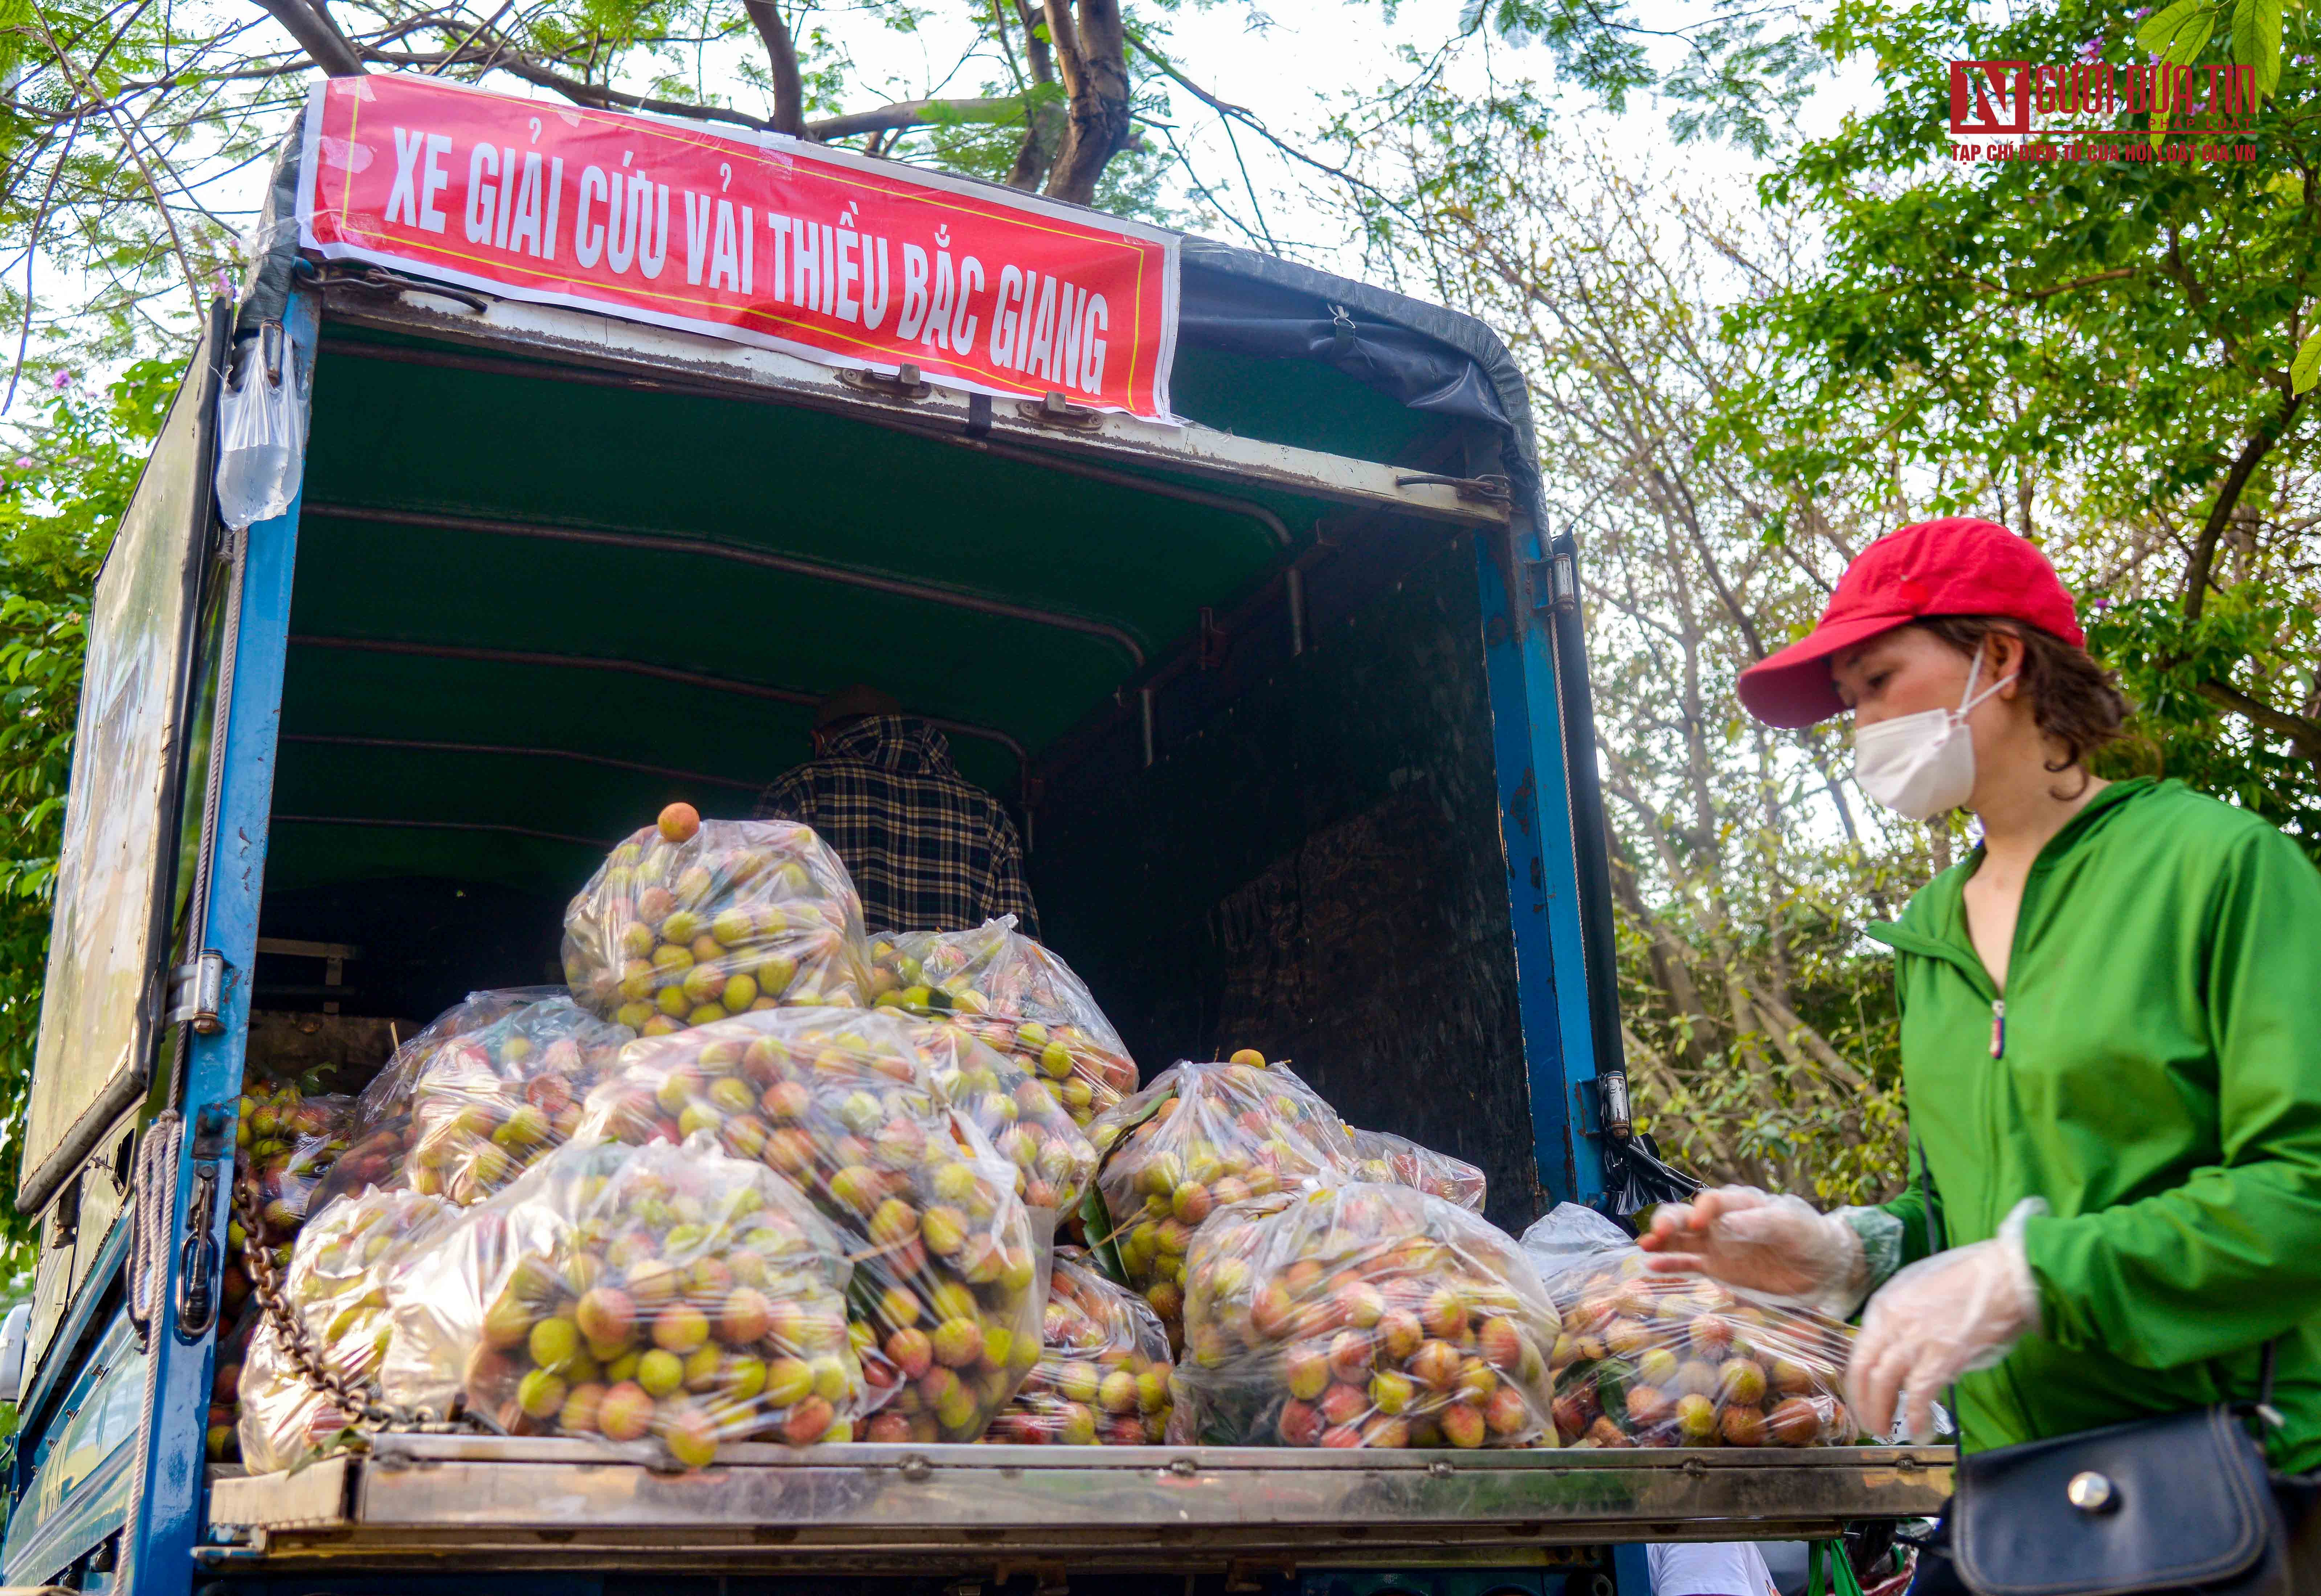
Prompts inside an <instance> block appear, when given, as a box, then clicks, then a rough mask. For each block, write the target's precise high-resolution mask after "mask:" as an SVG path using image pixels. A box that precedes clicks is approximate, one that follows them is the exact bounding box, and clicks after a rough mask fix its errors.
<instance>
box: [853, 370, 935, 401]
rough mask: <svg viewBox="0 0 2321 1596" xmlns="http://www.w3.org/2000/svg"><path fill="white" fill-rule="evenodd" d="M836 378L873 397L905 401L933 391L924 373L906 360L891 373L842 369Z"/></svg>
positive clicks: (923, 396)
mask: <svg viewBox="0 0 2321 1596" xmlns="http://www.w3.org/2000/svg"><path fill="white" fill-rule="evenodd" d="M838 380H839V381H841V382H842V383H844V384H845V385H846V386H847V387H849V388H853V389H855V390H856V391H857V392H859V393H865V394H868V395H869V396H870V397H872V398H874V399H900V400H903V401H904V402H906V403H910V402H913V401H915V400H919V399H924V398H925V397H927V396H928V395H929V394H931V393H933V392H934V391H935V390H934V388H933V384H931V383H929V382H928V381H927V379H926V376H925V374H924V372H922V371H921V370H920V369H918V368H917V367H916V366H914V365H912V364H911V363H910V362H909V361H907V360H906V361H905V362H904V363H903V364H902V365H900V366H897V367H896V368H895V369H894V371H893V372H892V373H888V372H885V371H872V370H870V369H868V368H865V369H860V370H851V369H849V370H842V371H840V372H839V374H838Z"/></svg>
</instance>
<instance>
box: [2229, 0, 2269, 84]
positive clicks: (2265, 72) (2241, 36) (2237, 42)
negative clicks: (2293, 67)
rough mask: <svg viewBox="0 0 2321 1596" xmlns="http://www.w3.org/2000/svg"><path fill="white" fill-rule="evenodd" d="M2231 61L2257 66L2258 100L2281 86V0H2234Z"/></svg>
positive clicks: (2244, 65)
mask: <svg viewBox="0 0 2321 1596" xmlns="http://www.w3.org/2000/svg"><path fill="white" fill-rule="evenodd" d="M2233 61H2234V63H2235V65H2237V66H2243V67H2253V68H2256V92H2257V97H2258V98H2259V99H2266V100H2269V99H2271V97H2272V96H2273V95H2274V94H2275V93H2276V92H2277V91H2278V90H2279V89H2280V0H2235V3H2234V5H2233Z"/></svg>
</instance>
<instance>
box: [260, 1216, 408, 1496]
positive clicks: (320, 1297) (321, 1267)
mask: <svg viewBox="0 0 2321 1596" xmlns="http://www.w3.org/2000/svg"><path fill="white" fill-rule="evenodd" d="M452 1215H453V1210H452V1208H451V1206H450V1205H449V1204H447V1203H445V1202H443V1201H441V1199H436V1198H432V1197H422V1196H420V1195H419V1194H418V1193H416V1192H412V1191H369V1192H366V1193H364V1194H363V1195H362V1196H360V1197H342V1198H339V1199H336V1200H334V1201H332V1203H330V1204H329V1205H327V1206H326V1207H324V1208H321V1209H319V1210H317V1211H316V1213H315V1214H314V1219H313V1221H312V1222H311V1223H310V1224H309V1225H308V1226H307V1227H306V1228H305V1232H304V1234H302V1235H301V1236H299V1238H298V1245H297V1250H296V1253H295V1254H293V1255H292V1257H291V1260H290V1268H289V1270H288V1271H287V1272H286V1273H285V1275H284V1276H283V1282H282V1294H283V1296H284V1298H285V1299H286V1300H287V1301H288V1303H289V1304H290V1307H291V1309H292V1311H293V1312H295V1313H296V1314H297V1315H298V1316H299V1318H300V1319H301V1320H302V1321H303V1322H304V1323H305V1327H306V1330H307V1333H308V1334H309V1335H310V1336H312V1337H313V1339H314V1348H315V1351H316V1352H317V1353H318V1354H320V1356H321V1358H322V1360H323V1363H324V1364H325V1366H327V1367H328V1368H330V1369H331V1370H332V1372H333V1373H339V1374H343V1375H346V1376H349V1377H350V1378H351V1379H353V1380H355V1381H357V1382H363V1383H370V1382H374V1381H375V1379H376V1376H377V1374H378V1367H379V1364H380V1363H381V1362H383V1361H384V1359H385V1357H386V1353H387V1337H388V1334H389V1323H388V1318H387V1294H388V1292H389V1290H391V1288H392V1287H393V1285H394V1283H395V1282H396V1281H398V1280H399V1279H400V1278H401V1277H402V1275H403V1273H404V1272H405V1270H407V1269H408V1268H409V1267H410V1266H411V1264H412V1263H413V1262H414V1260H415V1259H417V1258H418V1257H419V1256H420V1255H421V1254H423V1252H424V1250H425V1248H426V1246H427V1245H428V1243H429V1242H430V1241H431V1240H432V1238H433V1237H434V1236H437V1235H439V1234H440V1233H441V1231H442V1230H443V1229H444V1228H445V1227H447V1226H448V1225H449V1224H450V1222H451V1218H452ZM238 1395H239V1398H240V1400H241V1418H240V1420H239V1426H240V1434H241V1455H242V1460H243V1462H245V1463H246V1464H249V1466H250V1468H251V1469H253V1470H256V1471H258V1472H259V1473H265V1472H268V1471H269V1470H274V1469H287V1468H294V1467H296V1465H297V1464H300V1463H301V1462H303V1461H305V1459H306V1458H308V1457H310V1456H312V1455H315V1454H316V1453H319V1452H322V1451H324V1450H326V1449H328V1448H329V1446H331V1444H332V1442H333V1441H334V1440H336V1439H337V1438H338V1437H339V1436H341V1435H342V1434H343V1433H344V1432H345V1431H347V1430H348V1429H349V1428H350V1427H352V1425H353V1424H354V1422H355V1415H353V1414H350V1413H349V1412H347V1411H345V1410H344V1409H341V1407H340V1406H339V1405H338V1403H337V1402H336V1401H335V1400H332V1399H331V1398H328V1397H325V1396H324V1395H323V1394H322V1393H321V1392H320V1391H316V1390H315V1389H314V1386H313V1385H312V1384H310V1383H309V1382H307V1380H306V1379H305V1376H304V1375H303V1374H301V1373H299V1372H298V1370H297V1367H296V1364H294V1363H292V1362H291V1360H290V1358H289V1355H288V1354H287V1353H285V1352H284V1351H283V1349H282V1341H281V1336H280V1334H279V1332H278V1328H277V1327H276V1326H275V1324H274V1323H273V1321H272V1320H270V1319H269V1318H266V1317H264V1315H263V1314H261V1315H260V1316H259V1319H258V1321H257V1325H256V1328H255V1329H254V1331H253V1333H252V1334H251V1336H250V1345H249V1347H248V1350H247V1351H246V1352H245V1353H244V1354H243V1356H242V1359H241V1375H240V1380H239V1382H238Z"/></svg>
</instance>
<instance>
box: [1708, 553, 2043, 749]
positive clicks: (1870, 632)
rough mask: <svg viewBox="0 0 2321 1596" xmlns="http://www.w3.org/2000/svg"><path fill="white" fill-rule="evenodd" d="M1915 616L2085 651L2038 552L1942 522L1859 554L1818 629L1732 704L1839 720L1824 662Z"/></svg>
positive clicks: (1777, 716) (1797, 721)
mask: <svg viewBox="0 0 2321 1596" xmlns="http://www.w3.org/2000/svg"><path fill="white" fill-rule="evenodd" d="M1921 616H2007V617H2008V618H2009V619H2012V620H2017V621H2021V622H2024V623H2025V624H2026V625H2033V626H2036V627H2038V628H2039V629H2040V630H2041V631H2043V632H2052V633H2053V634H2055V635H2056V636H2058V637H2060V638H2062V640H2063V641H2064V642H2066V643H2070V644H2071V646H2072V647H2074V648H2085V647H2086V646H2087V641H2088V640H2087V634H2085V633H2083V632H2081V631H2080V623H2079V617H2078V616H2076V615H2075V614H2074V613H2073V606H2072V602H2071V591H2070V589H2068V588H2065V587H2064V586H2063V583H2062V579H2061V578H2059V577H2057V576H2056V575H2055V568H2054V567H2053V566H2052V565H2050V564H2048V563H2047V557H2046V556H2045V555H2044V554H2042V553H2041V552H2039V551H2038V549H2037V548H2035V547H2034V545H2033V544H2032V543H2030V542H2029V541H2028V540H2026V539H2024V538H2019V537H2016V535H2015V534H2013V533H2011V532H2009V531H2007V528H2005V527H2003V526H2000V525H1998V524H1996V523H1994V522H1989V521H1978V520H1976V519H1975V518H1974V517H1972V516H1971V515H1950V516H1945V517H1944V518H1943V519H1942V520H1940V521H1921V522H1919V523H1918V524H1916V526H1905V527H1903V528H1902V529H1901V530H1900V531H1899V532H1890V533H1888V534H1886V535H1885V536H1884V537H1881V538H1880V539H1879V540H1878V541H1877V542H1876V543H1872V544H1870V546H1869V547H1868V548H1866V549H1864V550H1862V551H1861V554H1860V556H1859V557H1857V558H1856V559H1855V561H1853V563H1852V564H1851V565H1849V566H1847V567H1846V568H1845V574H1844V575H1843V576H1842V577H1840V578H1838V579H1837V591H1836V592H1834V593H1833V594H1831V595H1830V597H1829V607H1828V608H1827V609H1825V610H1824V611H1822V612H1821V623H1820V625H1816V627H1815V628H1814V629H1813V631H1812V632H1811V633H1809V634H1807V635H1806V636H1804V637H1801V638H1799V639H1798V641H1797V642H1795V643H1791V644H1789V647H1787V648H1785V649H1782V650H1781V651H1779V652H1778V653H1774V654H1770V655H1768V656H1767V657H1765V658H1764V659H1761V660H1760V661H1757V662H1756V663H1755V664H1753V665H1752V666H1750V667H1749V669H1747V670H1743V672H1742V673H1741V679H1740V681H1739V683H1738V684H1737V686H1738V688H1739V690H1740V694H1741V702H1742V704H1743V706H1744V707H1746V708H1747V709H1748V711H1749V713H1750V714H1752V715H1753V716H1756V717H1757V718H1758V719H1759V720H1761V721H1763V722H1764V723H1765V724H1766V725H1776V726H1809V725H1813V724H1814V722H1816V721H1817V720H1827V719H1828V718H1829V717H1830V716H1833V715H1843V714H1844V713H1845V700H1844V699H1843V698H1839V697H1838V696H1837V689H1836V688H1835V687H1834V685H1832V684H1831V681H1830V679H1829V658H1830V656H1831V655H1832V654H1834V653H1836V652H1839V651H1840V650H1841V649H1847V648H1851V647H1852V646H1853V645H1854V644H1855V643H1862V642H1865V641H1867V640H1868V639H1870V638H1872V637H1875V636H1877V635H1878V634H1880V632H1890V631H1892V630H1893V629H1894V628H1895V627H1897V626H1899V625H1904V624H1906V623H1907V622H1910V621H1915V620H1917V619H1919V618H1920V617H1921Z"/></svg>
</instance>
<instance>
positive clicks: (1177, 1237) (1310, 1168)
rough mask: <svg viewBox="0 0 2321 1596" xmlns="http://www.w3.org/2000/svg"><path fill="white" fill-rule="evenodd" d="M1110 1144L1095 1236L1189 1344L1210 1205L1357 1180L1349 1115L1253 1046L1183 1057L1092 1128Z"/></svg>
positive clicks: (1100, 1177)
mask: <svg viewBox="0 0 2321 1596" xmlns="http://www.w3.org/2000/svg"><path fill="white" fill-rule="evenodd" d="M1089 1135H1090V1137H1091V1139H1092V1140H1094V1141H1095V1143H1096V1144H1097V1146H1098V1147H1099V1148H1109V1149H1110V1151H1109V1152H1108V1153H1106V1155H1105V1158H1104V1163H1103V1165H1102V1167H1101V1168H1100V1169H1099V1170H1098V1172H1097V1189H1098V1190H1099V1191H1100V1192H1101V1194H1102V1195H1103V1198H1104V1207H1105V1216H1104V1221H1105V1223H1106V1226H1107V1227H1108V1228H1107V1229H1106V1231H1105V1233H1104V1234H1102V1235H1099V1234H1098V1232H1097V1228H1096V1227H1090V1229H1089V1232H1088V1240H1089V1243H1090V1244H1091V1245H1099V1244H1101V1243H1104V1242H1106V1241H1107V1240H1109V1242H1110V1243H1111V1245H1113V1247H1114V1248H1115V1251H1116V1254H1117V1256H1118V1258H1119V1261H1120V1268H1121V1273H1122V1277H1123V1278H1124V1280H1126V1281H1127V1282H1128V1284H1129V1285H1130V1286H1131V1287H1132V1288H1133V1290H1136V1291H1138V1292H1139V1293H1140V1294H1142V1297H1143V1298H1144V1300H1145V1301H1146V1302H1147V1303H1148V1304H1150V1305H1151V1309H1152V1311H1153V1312H1154V1313H1156V1314H1158V1315H1159V1316H1160V1318H1161V1325H1162V1326H1163V1327H1166V1328H1167V1330H1168V1331H1169V1339H1170V1344H1171V1345H1182V1344H1183V1334H1182V1327H1183V1322H1184V1318H1183V1316H1184V1284H1185V1269H1186V1251H1187V1249H1188V1247H1189V1246H1190V1245H1191V1243H1192V1238H1193V1232H1194V1230H1195V1229H1196V1228H1197V1227H1198V1226H1199V1225H1200V1223H1201V1221H1202V1220H1203V1219H1205V1218H1207V1217H1208V1216H1209V1214H1210V1212H1211V1211H1212V1210H1213V1209H1215V1208H1223V1207H1225V1206H1227V1205H1229V1204H1232V1203H1235V1202H1240V1201H1243V1200H1245V1199H1249V1198H1252V1197H1264V1196H1268V1195H1270V1194H1271V1193H1273V1192H1277V1191H1284V1190H1296V1189H1298V1188H1301V1187H1304V1186H1306V1185H1309V1184H1311V1183H1313V1182H1315V1181H1343V1180H1351V1179H1352V1178H1353V1169H1352V1163H1351V1162H1350V1158H1349V1150H1350V1149H1351V1147H1352V1141H1351V1139H1350V1138H1349V1136H1348V1134H1347V1130H1346V1124H1345V1121H1343V1120H1342V1119H1340V1118H1339V1117H1338V1116H1337V1113H1336V1111H1335V1110H1333V1108H1331V1107H1330V1105H1329V1104H1327V1103H1325V1102H1324V1101H1323V1100H1322V1099H1321V1097H1320V1096H1319V1095H1318V1094H1317V1093H1315V1090H1313V1088H1311V1087H1309V1086H1307V1085H1306V1083H1305V1082H1304V1081H1300V1080H1298V1079H1297V1076H1296V1075H1294V1074H1292V1073H1291V1072H1290V1071H1289V1069H1288V1066H1287V1065H1284V1064H1267V1063H1266V1062H1263V1060H1262V1058H1261V1055H1259V1054H1258V1053H1254V1052H1252V1053H1244V1054H1236V1055H1235V1056H1234V1058H1233V1060H1232V1061H1230V1062H1224V1063H1192V1062H1178V1063H1175V1064H1172V1065H1170V1067H1169V1068H1168V1069H1166V1070H1163V1071H1162V1072H1161V1073H1160V1074H1159V1075H1158V1076H1157V1077H1155V1078H1154V1080H1153V1081H1152V1084H1151V1085H1150V1086H1148V1087H1146V1088H1145V1089H1144V1090H1142V1091H1140V1092H1138V1093H1137V1094H1136V1095H1135V1096H1134V1097H1133V1098H1129V1099H1126V1100H1125V1101H1124V1102H1122V1103H1121V1104H1120V1105H1119V1106H1118V1107H1117V1108H1113V1109H1111V1110H1110V1111H1108V1112H1107V1113H1106V1115H1105V1116H1104V1117H1102V1118H1101V1119H1099V1120H1097V1123H1096V1124H1095V1125H1094V1126H1091V1127H1090V1130H1089Z"/></svg>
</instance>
